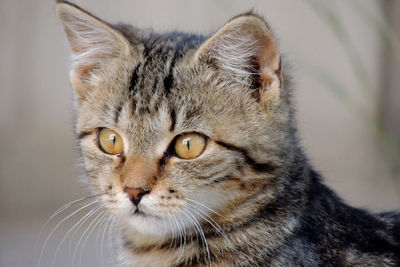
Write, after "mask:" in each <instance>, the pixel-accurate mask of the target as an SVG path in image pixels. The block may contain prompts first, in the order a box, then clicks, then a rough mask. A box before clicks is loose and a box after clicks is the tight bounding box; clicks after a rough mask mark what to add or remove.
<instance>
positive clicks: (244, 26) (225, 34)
mask: <svg viewBox="0 0 400 267" xmlns="http://www.w3.org/2000/svg"><path fill="white" fill-rule="evenodd" d="M195 60H198V61H200V62H205V63H206V64H209V65H210V66H212V67H214V68H217V69H218V70H219V71H220V72H221V74H222V75H223V76H224V77H225V78H226V79H228V80H229V79H230V80H231V81H232V82H246V83H248V84H249V86H251V87H252V88H253V89H254V93H253V97H254V98H256V99H257V101H259V102H263V103H271V101H278V99H279V89H280V87H281V85H282V77H281V61H280V53H279V51H278V45H277V41H276V40H275V38H274V37H273V35H272V33H271V31H270V29H269V27H268V26H267V24H266V22H265V21H264V20H263V19H262V18H261V17H259V16H257V15H255V14H253V13H247V14H243V15H239V16H237V17H235V18H233V19H232V20H230V21H229V22H228V23H227V24H225V25H224V26H223V27H222V28H221V29H220V30H219V31H218V32H216V33H215V34H214V35H213V36H211V37H210V38H209V39H208V40H207V41H206V42H205V43H203V44H202V45H201V46H200V48H199V49H198V51H197V53H196V55H195Z"/></svg>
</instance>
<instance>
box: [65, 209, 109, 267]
mask: <svg viewBox="0 0 400 267" xmlns="http://www.w3.org/2000/svg"><path fill="white" fill-rule="evenodd" d="M103 207H104V206H103ZM102 216H105V211H104V210H103V211H102V212H100V213H99V214H98V215H97V216H96V218H94V220H93V221H91V222H90V224H89V225H88V227H87V228H86V230H85V231H84V232H83V234H82V235H81V237H80V238H79V240H78V243H77V244H76V247H75V250H74V253H73V255H72V264H73V263H74V261H75V256H76V253H78V250H79V245H80V243H81V242H82V239H83V242H82V246H81V249H80V253H79V266H82V252H83V250H84V249H85V244H86V241H87V240H88V238H89V236H90V234H91V233H92V232H93V231H94V229H96V226H97V224H98V223H99V221H100V220H99V218H100V217H102ZM93 224H94V225H93ZM92 225H93V227H92ZM89 229H90V230H89ZM85 235H86V237H85V238H84V236H85Z"/></svg>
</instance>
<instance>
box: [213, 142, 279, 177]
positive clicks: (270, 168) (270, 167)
mask: <svg viewBox="0 0 400 267" xmlns="http://www.w3.org/2000/svg"><path fill="white" fill-rule="evenodd" d="M215 143H216V144H217V145H220V146H222V147H224V148H226V149H229V150H232V151H236V152H239V153H241V154H242V156H243V157H244V158H245V160H246V163H247V164H248V165H250V167H251V168H252V169H253V170H254V171H256V172H274V171H275V169H276V167H275V166H274V164H272V163H258V162H256V161H255V160H254V159H252V158H251V157H250V156H249V153H248V152H247V150H246V149H244V148H241V147H238V146H235V145H232V144H229V143H226V142H223V141H215Z"/></svg>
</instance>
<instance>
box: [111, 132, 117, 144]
mask: <svg viewBox="0 0 400 267" xmlns="http://www.w3.org/2000/svg"><path fill="white" fill-rule="evenodd" d="M111 139H112V142H113V145H114V146H115V142H116V141H117V138H115V134H113V135H111Z"/></svg>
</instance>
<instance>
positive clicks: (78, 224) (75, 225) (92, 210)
mask: <svg viewBox="0 0 400 267" xmlns="http://www.w3.org/2000/svg"><path fill="white" fill-rule="evenodd" d="M101 207H102V206H98V207H95V208H93V209H91V210H90V211H89V212H88V213H86V214H85V216H83V217H82V218H81V219H80V220H79V221H78V222H77V223H75V224H74V225H73V226H72V227H71V228H70V229H69V230H68V231H67V232H66V233H65V235H64V236H63V238H62V239H61V242H60V244H59V245H58V247H57V249H56V251H55V253H54V256H53V260H52V263H51V266H54V264H55V261H56V258H57V255H58V252H59V251H60V248H61V246H62V245H63V244H64V242H65V240H66V239H67V237H68V236H69V234H70V233H71V232H72V231H73V230H74V229H75V228H77V227H78V226H80V225H81V224H83V223H84V222H85V221H86V220H87V219H89V218H90V217H91V216H92V215H93V214H94V213H95V212H97V211H98V210H99V209H101Z"/></svg>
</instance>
